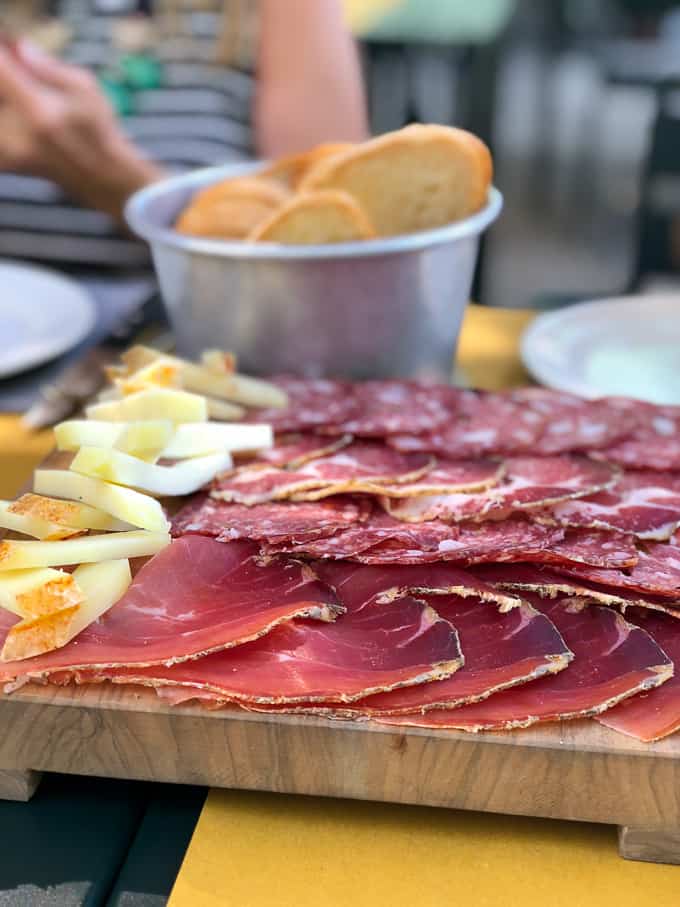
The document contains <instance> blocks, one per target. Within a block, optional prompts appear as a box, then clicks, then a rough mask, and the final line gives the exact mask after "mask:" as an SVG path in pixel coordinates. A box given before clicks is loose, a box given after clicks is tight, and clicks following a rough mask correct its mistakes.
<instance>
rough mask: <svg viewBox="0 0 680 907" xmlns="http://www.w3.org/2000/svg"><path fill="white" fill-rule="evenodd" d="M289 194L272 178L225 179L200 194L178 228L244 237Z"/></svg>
mask: <svg viewBox="0 0 680 907" xmlns="http://www.w3.org/2000/svg"><path fill="white" fill-rule="evenodd" d="M288 197H289V193H288V192H287V191H286V189H285V188H284V187H283V186H281V185H279V184H278V183H276V182H274V181H273V180H266V179H257V178H251V177H243V178H242V179H235V180H225V181H224V182H221V183H217V184H215V185H214V186H208V187H207V188H206V189H203V190H202V191H201V192H199V193H197V195H195V196H194V198H193V199H192V201H191V203H190V204H189V206H188V207H187V208H186V209H185V210H184V211H183V212H182V214H180V216H179V218H178V219H177V223H176V224H175V228H176V229H177V230H178V232H180V233H185V234H188V235H190V236H209V237H213V238H216V239H244V238H245V237H246V236H247V235H248V234H249V233H250V231H251V230H252V229H253V227H255V226H256V225H257V224H259V223H260V222H261V221H263V220H266V219H267V218H268V217H269V216H270V215H271V214H272V213H273V212H274V211H276V209H277V208H278V207H280V206H281V205H282V204H283V203H284V202H285V201H286V200H287V199H288Z"/></svg>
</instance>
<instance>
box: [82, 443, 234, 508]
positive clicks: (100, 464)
mask: <svg viewBox="0 0 680 907" xmlns="http://www.w3.org/2000/svg"><path fill="white" fill-rule="evenodd" d="M231 467H232V460H231V456H230V454H228V453H219V454H209V455H208V456H205V457H194V458H193V459H190V460H183V461H181V462H179V463H175V464H174V465H173V466H157V465H154V464H152V463H146V462H145V461H144V460H139V459H138V458H137V457H131V456H130V455H129V454H125V453H122V452H121V451H119V450H105V449H104V448H102V447H81V449H80V450H79V451H78V453H77V454H76V455H75V457H74V458H73V462H72V463H71V467H70V468H71V470H72V471H73V472H77V473H81V474H82V475H86V476H91V477H92V478H95V479H103V480H105V481H108V482H115V483H116V484H118V485H126V486H128V487H131V488H136V489H139V490H141V491H146V492H149V493H150V494H155V495H161V496H169V495H183V494H191V493H192V492H194V491H198V489H199V488H202V487H203V485H205V484H206V483H207V482H209V481H211V479H214V478H215V476H216V475H217V474H218V473H220V472H223V471H224V470H225V469H231Z"/></svg>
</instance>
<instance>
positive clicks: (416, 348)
mask: <svg viewBox="0 0 680 907" xmlns="http://www.w3.org/2000/svg"><path fill="white" fill-rule="evenodd" d="M260 166H261V164H258V163H254V164H253V163H248V164H237V165H228V166H225V167H213V168H210V169H207V170H199V171H196V172H193V173H190V174H185V175H181V176H176V177H172V178H170V179H167V180H163V181H162V182H159V183H156V184H154V185H152V186H150V187H148V188H146V189H143V190H142V191H141V192H138V193H137V194H136V195H134V196H133V197H132V198H131V199H130V201H129V203H128V205H127V209H126V217H127V221H128V223H129V225H130V227H131V228H132V230H134V232H135V233H137V234H138V235H139V236H141V237H142V238H143V239H145V240H147V241H148V242H149V243H150V245H151V251H152V254H153V259H154V264H155V267H156V271H157V273H158V278H159V281H160V286H161V292H162V295H163V299H164V301H165V305H166V307H167V310H168V314H169V317H170V322H171V324H172V327H173V329H174V332H175V334H176V336H177V346H178V350H179V351H180V352H181V353H183V354H185V355H187V356H195V355H197V354H198V353H200V351H201V350H204V349H207V348H211V347H221V348H225V349H230V350H233V351H234V352H235V353H236V354H237V355H238V358H239V363H240V367H242V368H243V369H244V370H246V371H250V372H254V373H264V374H266V373H274V372H296V373H298V374H303V375H308V376H321V375H333V376H347V377H352V378H367V377H389V376H402V377H436V378H444V379H448V378H449V377H450V374H451V366H452V362H453V356H454V353H455V348H456V342H457V339H458V332H459V330H460V324H461V320H462V316H463V312H464V310H465V306H466V305H467V301H468V294H469V292H470V284H471V282H472V275H473V271H474V267H475V261H476V258H477V249H478V244H479V236H480V234H481V233H482V231H483V230H484V229H485V228H486V227H487V226H488V225H489V224H490V223H491V222H492V221H493V220H495V219H496V217H497V216H498V214H499V212H500V210H501V207H502V204H503V201H502V196H501V194H500V193H499V192H498V191H497V190H496V189H491V190H490V192H489V198H488V202H487V204H486V206H485V207H484V208H483V209H482V210H481V211H479V212H478V213H477V214H475V215H474V216H473V217H469V218H467V219H466V220H462V221H458V222H457V223H454V224H450V225H449V226H446V227H441V228H439V229H437V230H428V231H423V232H421V233H412V234H409V235H407V236H395V237H390V238H388V239H374V240H365V241H362V242H351V243H338V244H326V245H314V246H284V245H279V244H275V243H258V244H255V243H246V242H235V241H223V240H214V239H202V238H198V237H189V236H183V235H181V234H179V233H177V232H175V230H173V227H172V225H173V224H174V222H175V219H176V217H177V215H178V214H179V213H180V211H182V209H183V208H184V207H185V206H186V205H187V203H188V202H189V200H190V198H191V196H192V195H193V194H194V193H195V192H196V191H197V190H198V189H200V188H202V187H204V186H208V185H210V184H211V183H215V182H218V181H220V180H223V179H227V178H229V177H236V176H243V175H245V174H247V173H251V172H253V171H254V170H257V169H258V167H260Z"/></svg>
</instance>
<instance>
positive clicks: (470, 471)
mask: <svg viewBox="0 0 680 907" xmlns="http://www.w3.org/2000/svg"><path fill="white" fill-rule="evenodd" d="M504 473H505V466H504V465H503V464H502V463H498V462H496V461H494V460H442V459H438V460H437V463H436V465H435V466H433V467H432V469H430V470H429V471H428V472H426V473H425V475H424V476H422V477H421V478H419V479H415V480H413V481H411V482H402V483H400V484H396V485H378V486H376V487H375V489H373V492H374V494H381V495H385V496H386V497H388V498H408V497H412V496H414V495H421V494H427V495H429V494H454V493H456V492H472V491H480V490H482V489H485V488H492V487H493V486H494V485H497V484H498V483H499V482H500V481H501V479H502V478H503V475H504Z"/></svg>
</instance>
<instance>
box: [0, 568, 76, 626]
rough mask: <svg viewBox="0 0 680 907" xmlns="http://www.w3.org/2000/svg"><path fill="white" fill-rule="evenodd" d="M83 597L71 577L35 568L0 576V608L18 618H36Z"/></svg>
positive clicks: (60, 571) (66, 574)
mask: <svg viewBox="0 0 680 907" xmlns="http://www.w3.org/2000/svg"><path fill="white" fill-rule="evenodd" d="M83 598H84V593H83V591H82V589H80V587H79V586H78V585H77V583H76V580H75V577H74V576H73V574H72V573H66V572H65V571H64V570H53V569H52V568H51V567H37V568H35V569H33V570H6V571H4V572H0V608H4V609H5V610H6V611H11V612H12V614H16V615H18V616H19V617H38V616H40V615H41V614H51V613H52V612H53V611H60V610H62V609H63V608H70V607H72V606H73V605H78V604H80V602H82V600H83Z"/></svg>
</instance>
